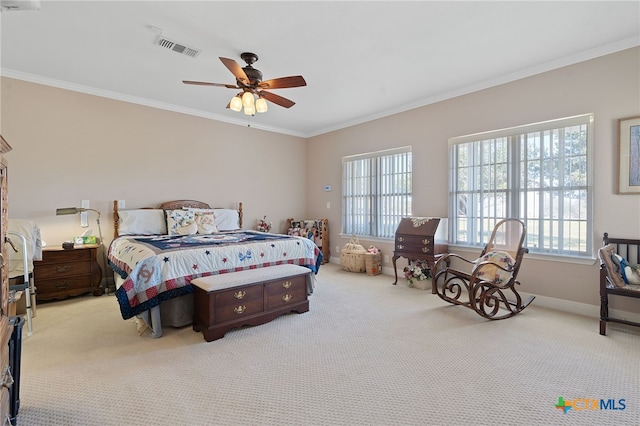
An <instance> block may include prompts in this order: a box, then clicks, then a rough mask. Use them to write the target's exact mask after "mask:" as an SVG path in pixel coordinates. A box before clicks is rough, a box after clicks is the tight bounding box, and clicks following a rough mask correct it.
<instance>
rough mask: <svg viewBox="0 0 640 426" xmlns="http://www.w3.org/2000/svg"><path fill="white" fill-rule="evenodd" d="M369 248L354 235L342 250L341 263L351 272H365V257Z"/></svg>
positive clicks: (343, 267)
mask: <svg viewBox="0 0 640 426" xmlns="http://www.w3.org/2000/svg"><path fill="white" fill-rule="evenodd" d="M366 253H367V250H366V249H365V248H364V247H363V246H362V245H360V241H359V240H358V237H356V236H353V237H351V240H349V242H348V243H347V244H345V245H344V247H343V248H342V250H341V252H340V265H342V269H344V270H345V271H349V272H364V271H365V270H366V268H365V264H364V258H365V254H366Z"/></svg>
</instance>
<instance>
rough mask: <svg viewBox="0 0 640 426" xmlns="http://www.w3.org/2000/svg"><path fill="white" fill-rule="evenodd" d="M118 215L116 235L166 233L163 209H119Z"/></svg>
mask: <svg viewBox="0 0 640 426" xmlns="http://www.w3.org/2000/svg"><path fill="white" fill-rule="evenodd" d="M118 217H119V223H118V235H167V221H166V219H165V215H164V211H163V210H160V209H136V210H120V211H118Z"/></svg>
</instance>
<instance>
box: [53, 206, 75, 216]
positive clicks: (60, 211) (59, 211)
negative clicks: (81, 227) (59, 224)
mask: <svg viewBox="0 0 640 426" xmlns="http://www.w3.org/2000/svg"><path fill="white" fill-rule="evenodd" d="M76 213H80V210H79V209H78V208H77V207H63V208H61V209H56V216H62V215H67V214H76Z"/></svg>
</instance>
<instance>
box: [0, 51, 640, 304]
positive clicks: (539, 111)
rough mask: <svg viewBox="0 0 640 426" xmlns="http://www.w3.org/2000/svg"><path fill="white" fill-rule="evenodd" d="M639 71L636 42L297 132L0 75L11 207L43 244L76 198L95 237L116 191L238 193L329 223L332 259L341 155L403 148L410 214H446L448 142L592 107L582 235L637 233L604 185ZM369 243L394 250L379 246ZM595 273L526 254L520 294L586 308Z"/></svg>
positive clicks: (137, 196)
mask: <svg viewBox="0 0 640 426" xmlns="http://www.w3.org/2000/svg"><path fill="white" fill-rule="evenodd" d="M638 75H640V48H634V49H629V50H626V51H622V52H619V53H616V54H613V55H608V56H605V57H602V58H598V59H594V60H590V61H587V62H583V63H580V64H576V65H572V66H568V67H565V68H562V69H558V70H554V71H551V72H547V73H544V74H540V75H537V76H534V77H530V78H526V79H522V80H519V81H516V82H513V83H509V84H504V85H501V86H498V87H494V88H491V89H487V90H483V91H479V92H476V93H472V94H469V95H464V96H460V97H458V98H455V99H451V100H447V101H443V102H439V103H436V104H433V105H429V106H425V107H422V108H418V109H414V110H411V111H408V112H404V113H401V114H396V115H394V116H390V117H386V118H383V119H379V120H375V121H371V122H368V123H364V124H361V125H357V126H353V127H350V128H346V129H343V130H339V131H335V132H331V133H328V134H325V135H321V136H316V137H313V138H310V139H309V140H307V141H305V140H304V139H301V138H296V137H292V136H286V135H280V134H275V133H270V132H265V131H261V130H256V129H252V128H246V127H241V126H235V125H231V124H226V123H220V122H216V121H212V120H207V119H204V118H199V117H192V116H187V115H183V114H179V113H174V112H168V111H164V110H159V109H154V108H149V107H145V106H139V105H134V104H129V103H125V102H120V101H115V100H111V99H105V98H99V97H95V96H90V95H85V94H81V93H76V92H71V91H67V90H62V89H56V88H51V87H46V86H41V85H37V84H33V83H27V82H23V81H19V80H14V79H9V78H2V84H1V86H0V87H1V91H2V92H1V96H2V97H1V99H2V109H1V121H0V123H1V132H2V134H3V136H4V137H5V138H6V139H7V141H8V142H9V144H11V145H12V147H13V151H11V152H10V153H9V154H7V159H8V161H9V216H10V217H15V218H30V219H34V220H37V221H38V222H39V224H40V225H41V228H42V232H43V237H44V239H45V240H47V242H48V243H51V244H55V243H60V242H61V241H63V240H65V239H68V238H70V237H72V236H74V235H76V234H78V233H79V232H81V231H82V229H81V228H80V227H79V226H78V224H79V220H78V218H76V217H71V216H55V215H54V212H55V209H56V208H57V207H67V206H78V205H79V204H80V201H81V200H82V199H89V200H90V201H91V206H92V207H94V208H98V209H99V210H100V211H101V212H102V214H103V221H102V224H103V232H104V233H105V236H110V235H111V232H112V228H111V226H112V225H111V215H110V212H111V208H112V206H111V203H112V200H114V199H124V200H126V202H127V208H135V207H143V206H150V205H151V206H153V205H157V204H158V203H160V202H162V201H165V200H170V199H177V198H195V199H200V200H203V201H207V202H209V203H211V204H214V205H216V206H223V207H233V206H234V205H235V203H237V202H238V201H243V202H244V206H245V225H246V226H247V227H253V226H254V225H255V221H256V220H257V219H258V218H259V217H261V216H262V215H264V214H266V215H268V218H269V219H270V220H272V221H273V222H274V225H275V228H274V230H283V229H284V220H285V218H286V217H302V216H305V217H307V218H312V217H326V218H328V219H329V223H330V232H331V234H330V240H331V251H332V254H333V256H338V255H339V253H337V252H336V251H335V248H336V246H342V245H344V243H345V242H346V238H342V237H340V223H341V220H340V211H341V191H340V188H341V158H342V157H343V156H345V155H351V154H358V153H363V152H370V151H375V150H380V149H385V148H392V147H398V146H404V145H411V146H412V147H413V153H414V178H413V180H414V214H415V215H424V216H445V217H446V216H447V176H448V170H447V162H448V152H447V140H448V139H449V138H450V137H453V136H459V135H464V134H469V133H475V132H481V131H487V130H493V129H499V128H504V127H510V126H517V125H522V124H528V123H533V122H537V121H543V120H549V119H554V118H560V117H566V116H571V115H576V114H583V113H589V112H593V113H594V114H595V166H596V170H595V182H594V200H595V211H594V239H595V243H594V244H595V245H596V246H597V245H599V240H600V238H601V236H602V233H603V232H605V231H607V232H609V233H610V234H611V235H614V236H626V237H632V238H640V195H617V194H615V182H616V181H615V177H616V176H615V173H616V146H617V127H616V125H617V119H618V118H621V117H629V116H634V115H640V79H639V78H638ZM325 185H331V186H332V191H331V192H325V191H324V187H325ZM327 203H330V208H327ZM104 217H106V218H107V219H104ZM90 223H91V226H93V219H92V218H91V217H90ZM107 239H108V238H107ZM363 243H364V244H369V243H370V242H369V241H363ZM372 243H374V244H376V245H378V246H379V247H381V249H382V250H383V252H384V254H388V255H390V254H391V253H392V244H391V243H387V242H380V241H375V242H372ZM385 266H386V267H389V266H390V265H389V264H386V265H385ZM387 270H388V269H387ZM597 277H598V273H597V266H596V264H595V261H594V262H593V263H592V264H589V265H580V264H575V263H565V262H558V261H550V260H548V259H534V258H532V257H530V258H528V259H527V260H526V262H525V264H524V265H523V267H522V270H521V278H522V279H521V281H522V288H521V289H522V291H523V292H528V293H534V294H538V295H542V296H548V297H553V298H560V299H566V300H571V301H575V302H581V303H588V304H592V305H596V304H598V281H597V279H598V278H597ZM629 306H631V305H630V304H625V303H620V302H618V301H614V302H613V307H614V308H616V307H621V308H623V309H628V308H629ZM630 309H633V308H630ZM594 310H596V313H595V315H597V308H596V307H595V306H594ZM636 310H637V309H636Z"/></svg>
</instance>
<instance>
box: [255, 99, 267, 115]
mask: <svg viewBox="0 0 640 426" xmlns="http://www.w3.org/2000/svg"><path fill="white" fill-rule="evenodd" d="M267 109H268V107H267V101H265V100H264V98H258V100H257V101H256V111H258V112H267Z"/></svg>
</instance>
